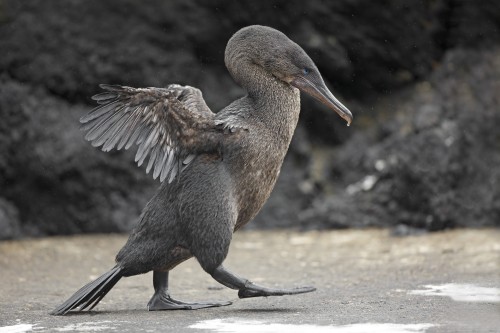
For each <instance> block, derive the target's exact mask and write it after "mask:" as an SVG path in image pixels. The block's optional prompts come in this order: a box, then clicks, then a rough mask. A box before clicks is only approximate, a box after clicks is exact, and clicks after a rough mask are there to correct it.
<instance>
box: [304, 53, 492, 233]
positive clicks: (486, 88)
mask: <svg viewBox="0 0 500 333" xmlns="http://www.w3.org/2000/svg"><path fill="white" fill-rule="evenodd" d="M499 64H500V49H496V50H494V51H481V52H478V51H475V50H460V49H458V50H455V51H452V52H449V53H448V54H447V55H446V57H445V58H444V61H443V63H442V65H441V66H440V68H439V69H437V70H436V72H435V73H434V74H433V75H432V76H431V77H430V79H429V81H424V82H421V83H420V84H418V85H417V86H415V88H414V89H412V92H410V93H408V92H404V93H402V94H400V95H399V96H393V97H392V98H391V102H392V103H394V104H395V105H397V108H398V112H397V114H396V115H395V116H394V117H393V118H389V119H385V120H384V121H386V122H389V124H390V125H389V128H391V129H394V130H393V131H392V132H391V133H390V134H388V135H387V134H386V135H385V138H384V139H383V140H380V141H379V142H375V143H371V142H370V139H369V137H370V136H371V137H377V136H378V135H377V134H376V133H374V131H375V132H376V131H377V130H378V128H372V129H373V130H374V131H371V132H370V131H368V132H357V133H356V134H355V135H354V137H353V138H352V140H351V141H350V142H348V143H346V144H345V145H344V146H343V147H341V148H340V149H339V151H338V152H337V154H336V156H335V157H336V158H335V159H334V161H335V166H334V167H333V168H334V170H337V171H336V172H337V173H340V172H341V173H343V174H342V179H343V180H344V181H345V180H347V179H349V180H350V182H351V184H350V185H347V186H346V184H345V182H344V183H342V182H337V184H338V186H344V188H345V189H346V190H345V193H341V194H335V195H334V196H331V197H328V196H327V197H323V196H320V197H318V199H317V201H315V202H314V204H313V207H319V208H318V209H312V213H311V214H310V215H309V216H307V218H306V219H305V220H304V221H302V223H303V224H305V225H309V226H310V225H311V224H314V223H317V224H322V223H324V225H329V226H330V227H339V226H342V227H352V226H354V227H358V226H363V225H373V226H385V225H400V224H403V225H407V226H411V227H415V228H420V229H427V230H441V229H444V228H451V227H466V226H476V227H479V226H500V219H499V216H500V209H499V201H498V198H499V197H500V186H498V185H499V184H500V170H498V168H496V167H495V166H496V165H499V163H500V132H499V131H498V128H499V126H500V113H499V112H498V107H499V106H500V97H499V95H498V91H499V89H500V85H499V82H500V81H499V80H498V78H499V77H500V70H499V68H500V67H499ZM384 105H385V104H384V103H382V104H381V106H382V107H384ZM419 112H422V113H421V114H419ZM360 150H361V151H360ZM367 179H371V180H370V181H369V182H367ZM346 203H347V204H346ZM325 216H334V217H333V218H327V219H326V220H323V221H320V219H321V218H324V217H325ZM365 216H369V219H368V220H367V218H366V217H365ZM318 221H320V222H318Z"/></svg>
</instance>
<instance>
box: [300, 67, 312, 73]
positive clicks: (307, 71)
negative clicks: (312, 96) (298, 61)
mask: <svg viewBox="0 0 500 333" xmlns="http://www.w3.org/2000/svg"><path fill="white" fill-rule="evenodd" d="M310 71H311V70H310V69H309V68H304V69H303V70H302V73H303V74H309V72H310Z"/></svg>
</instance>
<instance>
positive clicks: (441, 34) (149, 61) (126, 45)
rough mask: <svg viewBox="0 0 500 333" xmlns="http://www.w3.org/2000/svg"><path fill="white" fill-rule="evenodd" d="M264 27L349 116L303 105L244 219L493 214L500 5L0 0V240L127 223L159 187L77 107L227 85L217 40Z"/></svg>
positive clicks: (374, 219)
mask: <svg viewBox="0 0 500 333" xmlns="http://www.w3.org/2000/svg"><path fill="white" fill-rule="evenodd" d="M250 24H264V25H269V26H272V27H275V28H277V29H279V30H281V31H283V32H284V33H286V34H287V35H288V36H289V37H291V38H292V39H293V40H295V41H296V42H297V43H299V44H300V45H302V46H303V48H304V49H305V50H306V51H307V52H308V53H309V54H310V56H311V57H312V58H313V60H314V61H315V62H316V64H317V65H318V67H319V69H320V71H321V72H322V73H323V76H324V77H325V79H326V81H327V83H328V85H329V86H330V87H331V88H332V91H333V92H334V93H335V94H336V95H337V97H339V98H340V99H341V100H342V101H343V102H344V103H345V104H346V105H347V106H348V107H349V108H350V109H351V110H352V112H353V113H354V115H355V118H354V123H353V125H352V126H351V127H349V128H347V127H346V126H345V122H344V121H342V120H341V119H340V118H339V117H338V116H337V115H336V114H335V113H333V112H331V111H328V110H326V109H325V108H323V107H322V105H320V104H318V103H317V102H315V101H312V100H311V99H309V98H307V97H304V98H303V107H302V114H301V120H300V124H299V127H298V129H297V132H296V135H295V138H294V141H293V143H292V146H291V149H290V153H289V155H288V157H287V159H286V162H285V165H284V167H283V170H282V172H281V178H280V180H279V183H278V185H277V187H276V188H275V191H274V192H273V195H272V197H271V199H270V200H269V202H268V203H267V204H266V206H265V208H264V209H263V211H262V212H261V213H260V214H259V216H258V217H257V218H256V220H255V221H254V222H253V223H252V224H250V225H249V227H251V228H276V227H295V228H300V229H311V228H348V227H366V226H389V227H392V228H394V230H395V232H396V233H399V234H406V233H409V232H415V231H419V230H440V229H444V228H453V227H480V226H500V110H499V106H500V2H499V1H496V0H491V1H490V0H488V1H487V0H483V1H467V0H463V1H460V0H425V1H399V0H387V1H369V0H339V1H288V0H286V1H285V0H283V1H246V2H244V1H223V0H216V1H202V0H179V1H136V0H128V1H127V0H123V1H118V0H107V1H99V0H68V1H55V0H54V1H47V0H38V1H36V0H23V1H18V0H0V239H8V238H19V237H26V236H30V237H31V236H41V235H56V234H74V233H90V232H122V231H127V230H129V229H131V228H132V227H133V226H134V224H135V221H136V219H137V217H138V215H139V214H140V211H141V209H142V207H143V206H144V205H145V203H146V202H147V200H148V199H149V198H150V197H151V196H152V194H153V192H154V191H155V189H156V188H157V187H158V184H159V183H158V182H156V181H153V180H152V179H150V178H151V177H149V176H148V175H145V173H144V171H143V170H141V169H140V168H137V167H136V166H135V164H134V162H133V158H132V155H133V152H112V153H103V152H101V151H100V150H97V149H94V148H92V147H91V146H90V144H88V143H87V142H85V141H84V140H83V137H82V134H81V133H80V131H79V128H78V127H79V124H78V119H79V117H80V116H82V115H83V114H85V113H86V112H88V111H89V110H90V109H91V108H92V106H93V103H92V101H91V99H90V96H92V95H93V94H95V93H97V92H98V84H99V83H111V84H123V85H130V86H137V87H140V86H165V85H167V84H169V83H180V84H189V85H192V86H197V87H199V88H200V89H201V90H202V91H203V92H204V97H205V99H206V100H207V101H208V104H209V105H210V106H211V107H212V109H213V110H214V111H215V110H219V109H221V108H222V107H224V106H225V105H226V104H228V103H229V102H230V101H232V100H233V99H235V98H237V97H239V96H241V94H242V93H243V92H242V90H241V89H240V88H239V87H238V86H236V84H235V83H234V82H233V81H232V79H231V78H230V76H229V74H228V73H227V72H226V70H225V67H224V63H223V54H224V48H225V44H226V42H227V40H228V39H229V37H230V36H231V35H232V34H233V33H234V32H235V31H237V30H238V29H239V28H241V27H243V26H246V25H250Z"/></svg>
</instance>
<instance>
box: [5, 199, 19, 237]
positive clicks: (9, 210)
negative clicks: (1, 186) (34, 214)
mask: <svg viewBox="0 0 500 333" xmlns="http://www.w3.org/2000/svg"><path fill="white" fill-rule="evenodd" d="M0 230H2V232H0V240H2V239H12V238H18V237H20V236H21V235H22V232H21V223H20V221H19V212H18V210H17V208H16V207H15V206H14V205H13V204H11V203H10V202H8V201H7V200H5V199H2V198H0Z"/></svg>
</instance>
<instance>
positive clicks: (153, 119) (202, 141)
mask: <svg viewBox="0 0 500 333" xmlns="http://www.w3.org/2000/svg"><path fill="white" fill-rule="evenodd" d="M100 87H101V88H102V89H104V90H105V92H103V93H100V94H97V95H95V96H93V97H92V98H93V99H94V100H95V101H97V103H98V104H99V106H97V107H96V108H94V109H93V110H92V111H90V112H89V113H88V114H87V115H86V116H84V117H82V118H81V119H80V122H81V123H82V130H83V131H85V132H86V135H85V139H87V140H88V141H90V142H91V143H92V145H93V146H94V147H101V148H102V150H103V151H110V150H111V149H113V148H116V149H118V150H120V149H122V148H125V149H128V148H130V147H131V146H132V145H133V144H134V143H135V144H136V145H137V146H138V148H137V153H136V155H135V161H136V162H137V163H138V165H139V166H140V165H142V164H143V163H144V161H145V160H146V158H147V156H149V161H148V164H147V167H146V172H147V173H149V171H151V170H153V178H154V179H156V178H158V177H160V181H161V182H163V181H164V180H165V179H168V182H169V183H170V182H172V180H173V179H174V178H175V177H176V176H177V175H178V174H179V173H180V172H181V171H182V170H183V169H184V168H185V167H186V166H187V165H188V164H189V163H190V162H191V161H192V160H193V159H194V158H195V157H196V155H197V154H200V153H204V152H211V151H217V150H218V149H219V144H220V140H221V135H222V134H221V131H220V130H218V129H217V128H216V125H215V121H214V117H215V114H214V113H213V112H212V111H210V109H209V108H208V107H207V105H206V103H205V101H204V100H203V98H202V96H201V92H200V91H199V90H198V89H195V88H192V87H188V86H186V87H183V86H179V85H170V86H168V87H167V88H131V87H125V86H115V85H104V84H103V85H100Z"/></svg>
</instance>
